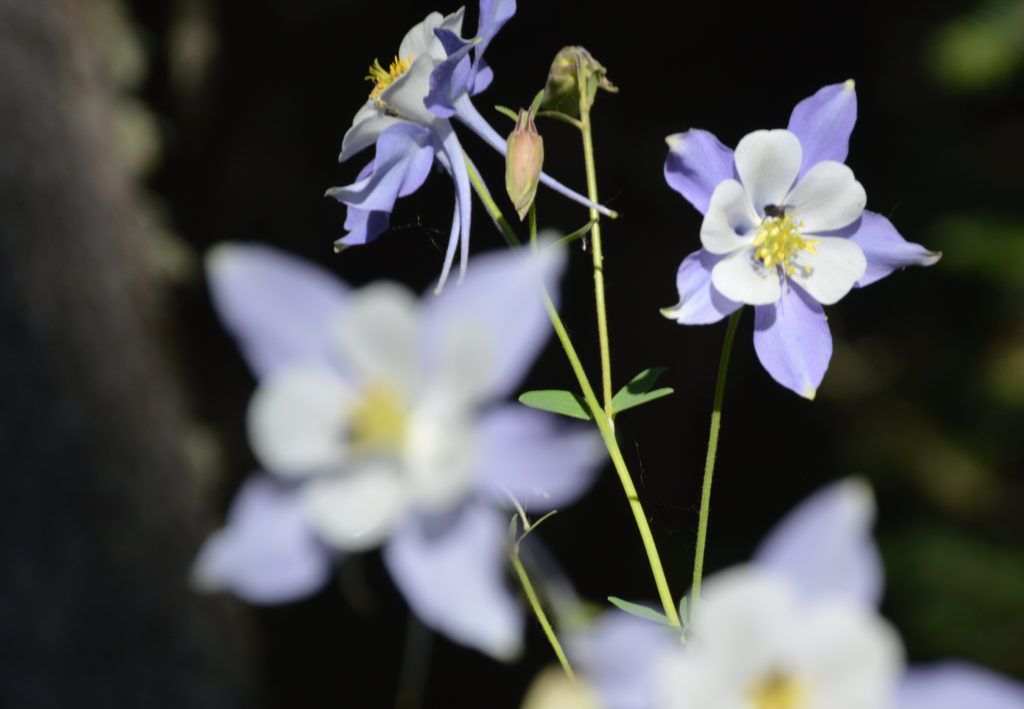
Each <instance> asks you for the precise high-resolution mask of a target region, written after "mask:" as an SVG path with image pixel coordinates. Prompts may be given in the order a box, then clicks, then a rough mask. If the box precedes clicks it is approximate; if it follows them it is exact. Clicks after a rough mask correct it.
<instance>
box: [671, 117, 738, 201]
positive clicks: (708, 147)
mask: <svg viewBox="0 0 1024 709" xmlns="http://www.w3.org/2000/svg"><path fill="white" fill-rule="evenodd" d="M665 142H667V143H668V157H667V158H666V159H665V181H666V182H668V184H669V187H671V188H672V189H674V190H675V191H676V192H678V193H679V194H681V195H682V196H683V197H685V198H686V200H687V201H688V202H689V203H690V204H692V205H693V206H694V207H695V208H696V209H697V211H698V212H700V213H701V214H704V213H705V212H707V211H708V203H709V202H710V201H711V195H712V193H713V192H714V191H715V187H716V186H717V185H718V183H719V182H721V181H722V180H730V179H735V178H736V172H735V169H734V167H733V159H732V158H733V154H732V150H731V149H729V148H727V147H725V146H724V145H722V144H721V143H720V142H719V140H718V138H716V137H715V136H714V135H712V134H711V133H709V132H708V131H706V130H698V129H693V130H688V131H686V132H685V133H675V134H674V135H670V136H669V137H667V138H665Z"/></svg>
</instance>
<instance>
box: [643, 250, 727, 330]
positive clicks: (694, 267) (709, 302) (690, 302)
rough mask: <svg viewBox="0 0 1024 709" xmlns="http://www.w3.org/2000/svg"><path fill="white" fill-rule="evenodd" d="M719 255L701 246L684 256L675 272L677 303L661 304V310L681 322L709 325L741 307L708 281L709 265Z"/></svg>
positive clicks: (716, 260) (713, 263) (715, 261)
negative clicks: (663, 305) (672, 304)
mask: <svg viewBox="0 0 1024 709" xmlns="http://www.w3.org/2000/svg"><path fill="white" fill-rule="evenodd" d="M721 258H722V257H721V256H716V255H715V254H712V253H710V252H709V251H706V250H704V249H700V250H698V251H694V252H693V253H692V254H690V255H689V256H687V257H686V258H684V259H683V262H682V263H681V264H679V271H678V272H677V273H676V288H677V289H678V291H679V304H678V305H675V306H672V307H670V308H662V311H661V314H662V315H664V316H665V317H667V318H671V319H672V320H675V321H676V322H678V323H681V324H683V325H708V324H711V323H715V322H718V321H719V320H721V319H722V318H724V317H725V316H726V315H729V314H731V313H733V312H735V311H736V310H737V309H738V308H740V307H742V306H743V303H737V302H736V301H734V300H729V299H728V298H726V297H725V296H724V295H722V294H721V293H719V292H718V290H717V289H716V288H715V286H714V285H713V284H712V283H711V269H712V268H713V267H714V265H715V264H716V263H718V261H719V260H721Z"/></svg>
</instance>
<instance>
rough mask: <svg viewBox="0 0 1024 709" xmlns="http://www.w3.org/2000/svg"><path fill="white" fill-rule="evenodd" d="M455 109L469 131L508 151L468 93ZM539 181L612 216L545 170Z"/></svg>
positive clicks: (606, 209)
mask: <svg viewBox="0 0 1024 709" xmlns="http://www.w3.org/2000/svg"><path fill="white" fill-rule="evenodd" d="M455 109H456V113H455V117H456V118H458V119H459V120H460V121H462V122H463V123H464V124H465V125H466V126H467V127H468V128H469V129H470V130H471V131H473V132H474V133H476V134H477V135H478V136H479V137H480V138H481V139H482V140H483V141H484V142H485V143H487V144H488V145H490V146H491V147H492V148H494V149H495V150H497V151H498V152H499V153H501V155H502V156H504V155H505V153H506V152H507V151H508V141H507V140H506V139H505V138H503V137H501V136H500V135H499V134H498V131H496V130H494V128H492V127H491V124H490V123H488V122H487V120H486V119H485V118H484V117H483V116H481V115H480V112H479V111H477V110H476V106H474V105H473V102H472V101H470V100H469V95H468V94H463V95H461V96H459V97H458V99H456V101H455ZM540 182H541V184H542V185H546V186H547V187H549V188H551V189H553V190H554V191H555V192H557V193H558V194H560V195H562V196H563V197H568V198H569V199H571V200H572V201H574V202H577V203H579V204H582V205H583V206H584V207H588V208H590V209H596V210H597V211H598V212H600V213H601V214H603V215H605V216H606V217H608V216H613V215H614V214H615V213H614V212H612V210H610V209H608V208H607V207H605V206H604V205H601V204H597V203H596V202H592V201H590V200H589V199H587V198H586V197H584V196H583V195H581V194H580V193H578V192H575V191H573V190H571V189H569V188H568V187H566V186H565V185H563V184H562V183H561V182H559V181H558V180H556V179H555V178H553V177H551V175H549V174H547V173H546V172H542V173H540Z"/></svg>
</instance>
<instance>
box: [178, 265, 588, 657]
mask: <svg viewBox="0 0 1024 709" xmlns="http://www.w3.org/2000/svg"><path fill="white" fill-rule="evenodd" d="M563 265H564V255H563V254H560V253H559V252H558V251H557V250H556V249H547V250H545V251H544V253H543V255H542V256H541V257H539V262H538V263H531V262H529V261H528V260H526V259H523V258H521V255H520V254H519V253H515V252H511V251H503V252H500V253H493V254H488V255H484V256H481V257H479V258H477V259H476V260H475V263H474V269H473V272H472V273H471V274H470V275H469V276H468V277H467V278H466V280H465V282H464V283H463V284H462V286H461V287H460V288H457V289H451V290H449V291H446V292H445V293H443V294H442V295H441V296H439V297H430V298H427V299H424V300H422V301H421V300H417V298H416V297H415V296H414V295H413V294H411V293H410V292H409V291H407V290H406V289H405V288H403V287H401V286H399V285H396V284H393V283H386V282H377V283H373V284H370V285H368V286H366V287H364V288H361V289H359V290H350V289H349V288H347V287H346V286H345V285H344V284H343V283H341V282H340V281H338V280H337V279H335V278H333V277H332V276H331V275H330V274H328V273H326V272H324V271H322V270H320V269H319V268H317V267H315V266H313V265H311V264H307V263H304V262H302V261H300V260H298V259H295V258H293V257H290V256H287V255H285V254H282V253H280V252H277V251H275V250H273V249H270V248H268V247H261V246H255V245H252V246H242V245H228V246H221V247H218V248H217V249H216V250H214V251H213V252H212V254H211V256H210V258H209V259H208V276H209V282H210V288H211V293H212V296H213V300H214V304H215V305H216V308H217V311H218V313H219V314H220V316H221V318H222V320H223V321H224V323H225V325H226V326H227V328H228V329H229V330H230V331H231V332H232V333H233V334H234V335H235V337H236V338H237V340H238V342H239V345H240V348H241V349H242V352H243V354H244V355H245V357H246V359H247V360H248V362H249V364H250V366H251V368H252V370H253V372H254V373H255V374H256V376H257V377H258V379H259V386H258V388H257V390H256V392H255V394H254V395H253V398H252V401H251V403H250V406H249V413H248V429H249V438H250V442H251V445H252V448H253V451H254V453H255V454H256V457H257V459H258V460H259V462H260V463H261V464H262V466H263V468H264V469H265V470H266V471H268V472H269V474H267V473H259V474H256V475H254V476H252V477H251V478H250V479H249V480H248V481H247V482H246V483H245V484H244V485H243V487H242V489H241V491H240V492H239V494H238V496H237V497H236V499H235V501H234V503H233V504H232V508H231V510H230V512H229V514H228V522H227V526H226V527H225V528H224V529H222V530H220V531H218V532H216V533H214V534H213V535H212V536H211V537H210V539H209V540H208V541H207V542H206V544H205V545H204V547H203V549H202V551H201V552H200V554H199V557H198V558H197V560H196V563H195V569H194V575H195V579H196V581H197V583H198V585H200V586H201V587H204V588H207V589H211V590H218V589H222V590H228V591H231V592H233V593H235V594H237V595H239V596H240V597H242V598H244V599H246V600H249V601H252V602H255V603H280V602H286V601H290V600H293V599H296V598H299V597H301V596H304V595H306V594H309V593H312V592H313V591H315V590H317V589H318V588H319V587H320V586H321V585H322V584H323V583H324V582H325V580H326V579H327V578H328V576H329V574H330V568H331V562H332V560H333V559H334V558H336V557H337V556H338V555H339V552H358V551H363V550H367V549H371V548H375V547H378V546H383V552H384V561H385V564H386V565H387V568H388V570H389V571H390V573H391V576H392V578H393V579H394V581H395V583H396V585H397V586H398V588H399V589H400V590H401V591H402V593H403V594H404V596H405V598H406V600H407V601H408V603H409V605H410V606H411V607H412V609H413V610H414V611H415V612H416V613H417V615H418V616H419V617H420V618H421V619H422V620H423V621H424V622H425V623H426V624H427V625H429V626H431V627H433V628H435V629H437V630H439V631H440V632H443V633H445V634H446V635H448V636H449V637H451V638H452V639H453V640H455V641H457V642H461V643H464V644H466V645H470V646H472V647H476V648H478V649H480V650H482V651H484V652H487V653H489V654H491V655H494V656H496V657H501V658H508V657H511V656H513V655H515V654H516V653H517V652H518V651H519V648H520V644H521V640H522V638H521V636H522V629H523V615H522V612H521V610H520V608H519V606H518V604H517V603H516V601H515V598H514V596H513V595H512V594H510V593H509V591H508V589H507V588H506V585H505V559H506V552H505V543H506V539H505V537H506V534H507V530H508V519H509V516H508V513H507V512H504V511H502V510H501V506H502V505H507V504H508V503H509V500H510V498H514V499H515V500H517V501H519V502H520V503H522V504H523V505H524V506H525V507H526V508H527V509H532V510H535V511H543V510H547V509H551V508H553V507H556V506H561V505H565V504H568V503H569V502H571V501H572V500H573V499H575V498H576V497H577V496H578V495H579V494H580V493H581V492H582V491H583V490H584V489H585V488H586V486H587V485H589V483H590V481H591V480H592V478H593V473H594V472H595V468H596V466H597V464H598V462H599V461H600V460H601V459H602V457H603V456H602V446H601V445H600V440H599V439H598V438H597V437H596V435H594V434H593V433H592V432H590V431H583V430H581V429H577V428H572V427H566V426H564V425H562V424H560V423H559V422H558V421H557V420H556V418H555V417H554V416H552V415H549V414H544V413H542V412H538V411H534V410H532V409H527V408H525V407H522V406H520V405H518V404H515V405H506V404H502V403H501V400H502V399H503V398H504V397H505V396H507V395H508V394H509V393H510V391H511V390H512V388H513V387H514V386H515V385H516V384H517V383H518V381H519V380H520V379H521V378H522V376H523V375H524V374H525V372H526V370H527V369H528V368H529V366H530V364H531V363H532V361H533V358H534V357H535V356H536V354H537V353H538V351H539V350H540V348H541V347H542V346H543V344H544V342H545V341H546V339H547V338H548V336H549V327H550V326H549V324H548V320H547V317H546V314H545V312H544V308H543V307H542V305H541V302H540V297H539V293H538V290H539V289H538V284H537V278H538V275H539V276H540V277H541V278H543V280H544V281H545V282H547V283H548V285H549V286H553V285H554V283H555V281H556V280H557V277H558V274H559V273H560V272H561V270H562V268H563Z"/></svg>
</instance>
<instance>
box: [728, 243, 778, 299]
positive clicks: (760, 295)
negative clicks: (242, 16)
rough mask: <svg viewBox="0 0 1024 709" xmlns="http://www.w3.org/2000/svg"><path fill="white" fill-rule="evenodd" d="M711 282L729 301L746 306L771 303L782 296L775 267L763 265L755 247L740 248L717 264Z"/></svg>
mask: <svg viewBox="0 0 1024 709" xmlns="http://www.w3.org/2000/svg"><path fill="white" fill-rule="evenodd" d="M711 283H712V284H713V285H714V286H715V288H717V289H718V292H719V293H721V294H722V295H724V296H725V297H726V298H728V299H729V300H735V301H737V302H739V303H747V304H748V305H767V304H768V303H774V302H775V301H776V300H778V299H779V297H780V296H781V295H782V285H781V284H780V283H779V271H778V269H777V268H776V267H775V266H772V267H770V268H765V266H764V264H763V263H761V261H760V260H759V259H757V258H755V257H754V249H739V250H738V251H736V252H735V253H732V254H730V255H729V256H726V257H725V258H724V259H722V260H721V261H719V262H718V263H716V264H715V266H714V268H712V269H711Z"/></svg>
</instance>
